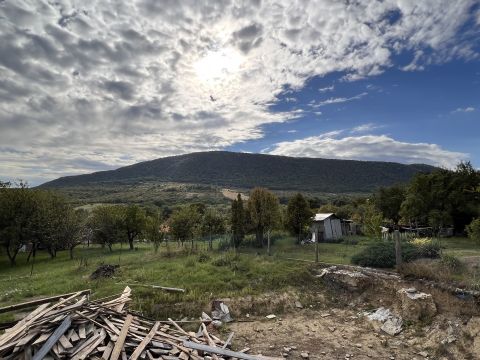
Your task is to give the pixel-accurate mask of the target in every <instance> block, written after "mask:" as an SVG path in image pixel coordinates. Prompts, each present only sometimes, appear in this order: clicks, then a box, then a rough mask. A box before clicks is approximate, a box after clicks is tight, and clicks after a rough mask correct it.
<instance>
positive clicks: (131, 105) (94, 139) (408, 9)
mask: <svg viewBox="0 0 480 360" xmlns="http://www.w3.org/2000/svg"><path fill="white" fill-rule="evenodd" d="M474 3H475V1H474V0H458V1H455V2H452V1H450V0H425V1H421V2H415V3H413V2H411V1H407V0H375V1H365V2H335V1H334V2H332V1H329V0H317V1H311V2H307V3H304V2H298V3H297V2H292V1H288V0H283V1H269V0H265V1H258V0H245V1H243V2H227V1H225V2H218V1H193V0H181V1H180V0H166V1H161V2H159V1H156V0H136V1H124V2H111V1H99V0H98V1H88V2H71V1H47V0H24V1H13V0H4V1H0V18H1V19H2V21H0V144H2V146H3V147H4V148H9V149H14V150H15V151H17V153H15V154H13V153H11V152H6V151H3V150H1V149H0V160H1V161H0V175H1V176H2V177H3V178H11V177H22V178H26V179H36V181H39V179H43V180H48V179H52V178H54V177H57V176H60V175H64V174H74V173H82V172H87V171H94V170H98V169H101V168H111V167H118V166H123V165H125V164H126V162H127V160H126V159H128V162H129V163H132V162H137V161H142V160H147V159H152V158H156V157H160V156H166V155H173V154H180V153H186V152H190V151H201V150H214V149H222V148H225V147H228V146H230V145H233V144H238V143H241V142H245V141H248V140H254V139H260V138H262V137H263V136H264V133H263V130H262V129H264V128H265V125H267V124H272V123H280V122H287V121H289V120H291V119H295V118H297V117H300V116H303V114H302V113H301V112H300V111H292V112H290V111H287V112H278V111H272V105H274V104H275V103H276V102H277V101H279V100H278V99H280V98H281V97H280V96H279V95H281V94H283V93H284V91H285V89H292V90H294V91H296V90H299V89H301V88H302V87H303V86H304V85H305V83H306V81H308V79H311V78H312V77H315V76H320V77H322V76H326V75H328V74H330V73H333V72H345V73H347V74H348V75H347V76H346V78H347V79H349V80H354V79H358V78H362V77H368V76H372V75H375V74H379V73H381V72H382V71H384V70H385V69H388V68H390V67H392V66H396V65H395V63H394V60H393V59H394V55H396V54H400V53H402V52H409V53H410V52H411V53H415V54H418V56H416V57H415V66H418V67H421V66H428V65H429V64H432V63H441V62H445V61H450V60H451V59H455V58H462V59H472V58H475V57H477V56H478V54H477V53H476V52H475V48H476V46H477V45H478V42H476V41H473V40H472V39H474V38H475V37H473V36H470V35H471V34H465V35H463V33H464V28H465V24H467V23H471V22H472V16H474V15H472V14H471V13H470V12H471V11H470V9H471V8H472V5H473V4H474ZM392 14H395V16H392ZM338 29H342V31H338ZM424 49H427V51H424ZM325 89H329V87H327V88H325ZM325 91H329V90H325ZM210 96H212V97H213V98H214V99H216V101H211V97H210ZM362 96H365V95H364V94H359V95H357V96H356V97H352V98H334V97H332V98H329V99H327V100H324V101H323V102H320V103H318V104H314V105H317V106H324V105H328V104H334V103H341V102H345V101H351V100H356V99H358V98H359V97H362ZM127 155H128V156H127ZM72 159H83V161H82V162H80V161H77V160H72Z"/></svg>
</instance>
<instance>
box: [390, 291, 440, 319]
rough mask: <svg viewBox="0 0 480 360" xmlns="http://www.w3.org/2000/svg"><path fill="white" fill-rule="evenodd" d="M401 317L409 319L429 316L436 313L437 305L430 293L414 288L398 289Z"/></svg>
mask: <svg viewBox="0 0 480 360" xmlns="http://www.w3.org/2000/svg"><path fill="white" fill-rule="evenodd" d="M398 295H399V297H400V301H401V314H402V318H404V319H406V320H410V321H417V320H420V319H425V318H431V317H432V316H434V315H435V314H436V313H437V306H436V305H435V302H434V301H433V298H432V295H431V294H426V293H423V292H419V291H417V290H416V289H414V288H409V289H405V288H404V289H400V290H398Z"/></svg>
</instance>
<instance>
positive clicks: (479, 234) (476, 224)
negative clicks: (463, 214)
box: [466, 218, 480, 243]
mask: <svg viewBox="0 0 480 360" xmlns="http://www.w3.org/2000/svg"><path fill="white" fill-rule="evenodd" d="M466 230H467V234H468V237H469V238H470V239H472V240H473V241H475V242H477V243H480V218H478V219H473V220H472V222H471V223H470V224H469V225H467V228H466Z"/></svg>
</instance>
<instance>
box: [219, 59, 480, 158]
mask: <svg viewBox="0 0 480 360" xmlns="http://www.w3.org/2000/svg"><path fill="white" fill-rule="evenodd" d="M398 64H401V60H400V59H399V60H398ZM344 77H345V73H332V74H329V75H327V76H322V77H320V76H318V77H314V78H312V79H310V80H309V81H308V82H307V83H306V85H305V87H303V88H302V89H300V90H297V91H291V90H287V91H285V92H284V93H282V94H281V95H280V96H279V101H278V103H276V104H275V105H274V106H272V111H292V110H298V109H301V110H302V111H304V113H303V114H302V116H301V117H299V118H298V119H295V120H292V121H290V122H286V123H281V124H270V125H267V126H265V127H264V128H263V130H264V132H265V134H266V135H265V137H264V138H262V139H260V140H255V141H249V142H246V143H244V144H236V145H234V146H232V147H230V148H229V149H231V150H232V151H251V152H266V153H268V152H269V151H271V150H272V148H273V147H274V145H275V144H276V143H279V142H291V141H294V140H297V139H303V138H305V137H309V136H315V135H321V134H324V133H330V132H335V131H338V130H343V131H344V133H343V134H342V136H343V135H353V136H361V135H365V134H367V133H368V134H372V135H387V136H389V137H392V138H394V139H395V140H398V141H402V142H406V143H431V144H438V145H439V146H441V147H442V148H443V149H448V150H450V151H452V152H458V153H463V154H465V157H464V159H465V160H470V161H471V162H472V163H473V164H474V166H476V167H480V111H479V110H480V62H479V61H477V60H474V61H467V62H466V61H463V60H456V61H452V62H449V63H446V64H435V65H431V66H428V67H426V68H425V69H423V70H421V71H404V70H401V69H400V68H399V67H393V68H390V69H388V70H387V71H385V72H384V73H382V74H380V75H377V76H373V77H369V78H366V79H361V80H357V81H345V80H344ZM328 99H330V100H331V99H351V100H346V101H344V102H339V103H332V104H328V105H323V106H321V107H318V108H314V107H312V102H314V103H320V102H322V101H326V100H328ZM318 112H321V113H318ZM355 129H356V130H355ZM272 146H273V147H272ZM333 155H334V154H332V156H333ZM460 157H461V156H460ZM373 158H377V159H382V154H377V155H376V156H374V157H373Z"/></svg>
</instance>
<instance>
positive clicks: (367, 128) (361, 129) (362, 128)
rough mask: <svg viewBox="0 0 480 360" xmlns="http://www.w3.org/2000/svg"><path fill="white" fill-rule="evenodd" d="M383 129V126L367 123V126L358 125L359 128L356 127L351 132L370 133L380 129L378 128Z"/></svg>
mask: <svg viewBox="0 0 480 360" xmlns="http://www.w3.org/2000/svg"><path fill="white" fill-rule="evenodd" d="M381 127H382V126H381V125H376V124H374V123H367V124H362V125H358V126H356V127H354V128H353V129H351V130H350V132H351V133H352V134H355V133H365V132H369V131H372V130H375V129H378V128H381Z"/></svg>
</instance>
